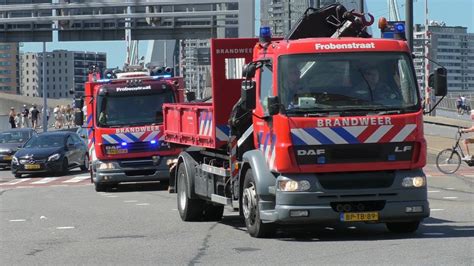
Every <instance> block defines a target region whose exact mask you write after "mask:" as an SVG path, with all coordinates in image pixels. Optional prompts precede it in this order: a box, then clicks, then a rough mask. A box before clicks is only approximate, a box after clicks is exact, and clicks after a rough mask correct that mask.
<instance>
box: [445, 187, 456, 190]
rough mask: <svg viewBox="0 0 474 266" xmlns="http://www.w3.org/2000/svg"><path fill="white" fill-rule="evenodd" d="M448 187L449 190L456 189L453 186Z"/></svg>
mask: <svg viewBox="0 0 474 266" xmlns="http://www.w3.org/2000/svg"><path fill="white" fill-rule="evenodd" d="M446 189H447V190H454V188H453V187H447V188H446Z"/></svg>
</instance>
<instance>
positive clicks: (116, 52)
mask: <svg viewBox="0 0 474 266" xmlns="http://www.w3.org/2000/svg"><path fill="white" fill-rule="evenodd" d="M354 1H356V2H358V1H359V0H354ZM365 1H366V5H367V9H368V12H369V13H371V14H372V15H374V17H375V23H374V24H376V22H377V21H378V18H379V17H381V16H385V17H388V6H387V1H386V0H365ZM413 1H414V3H413V10H414V12H413V19H414V23H416V24H424V22H425V0H413ZM427 1H428V11H429V20H435V21H440V22H441V21H443V22H445V23H446V25H447V26H465V27H467V28H468V29H467V31H468V32H471V33H472V32H474V0H427ZM259 2H260V0H256V5H257V7H256V10H255V11H256V13H259V11H260V8H259ZM397 2H398V7H399V11H400V17H401V19H402V20H403V19H404V18H405V0H397ZM257 19H258V18H256V20H257ZM258 24H259V23H256V25H258ZM255 32H258V31H257V30H256V31H255ZM372 32H374V33H375V32H378V29H377V28H376V26H375V27H373V28H372ZM55 39H56V38H55ZM147 44H148V42H147V41H140V45H139V55H140V57H141V56H145V54H146V47H147ZM46 49H47V51H52V50H55V49H66V50H71V51H91V52H106V53H107V66H108V67H117V66H118V67H120V68H121V67H122V66H123V63H124V62H125V56H126V44H125V41H103V42H57V41H54V42H52V43H47V44H46ZM21 50H22V51H25V52H41V51H42V50H43V46H42V43H23V46H22V48H21Z"/></svg>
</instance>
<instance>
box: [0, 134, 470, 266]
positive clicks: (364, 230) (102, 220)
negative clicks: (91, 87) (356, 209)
mask: <svg viewBox="0 0 474 266" xmlns="http://www.w3.org/2000/svg"><path fill="white" fill-rule="evenodd" d="M445 130H448V131H446V132H445ZM450 133H451V132H450V129H444V128H440V127H434V128H431V129H430V134H433V136H434V137H441V138H442V137H443V136H445V135H449V134H450ZM448 140H449V139H448ZM448 140H447V143H448V142H450V141H448ZM438 142H439V141H438ZM438 144H439V143H438ZM443 145H444V144H443ZM435 146H436V145H435ZM439 146H442V145H439ZM436 149H438V147H437V146H436V147H434V148H433V147H432V150H429V152H430V154H429V161H428V165H427V167H426V168H425V171H426V173H427V175H428V177H429V193H428V196H429V200H430V207H431V217H430V218H428V219H425V220H424V222H423V224H422V225H421V226H420V229H419V230H418V231H417V232H416V233H415V234H402V235H397V234H392V233H389V232H388V231H387V230H386V229H385V227H384V226H383V225H369V224H361V223H355V224H343V223H338V224H328V225H319V226H306V227H290V228H285V230H284V231H283V230H280V231H279V232H278V233H277V235H276V236H275V237H274V238H272V239H254V238H251V237H250V236H249V235H248V234H247V232H246V229H245V225H244V223H243V221H242V220H241V219H240V218H239V217H238V216H237V215H236V214H235V213H233V212H229V210H226V212H225V215H224V218H223V220H222V221H220V222H193V223H187V222H182V221H181V219H180V218H179V215H178V212H177V209H176V194H169V193H168V192H167V191H166V190H165V188H163V187H161V186H160V185H159V184H157V183H148V184H127V185H121V186H119V188H118V189H117V190H115V191H111V192H109V193H96V192H95V191H94V188H93V186H92V185H91V184H90V182H89V180H88V179H87V174H86V173H83V172H79V171H72V172H71V173H70V174H69V175H68V176H64V177H52V178H54V179H51V178H50V176H41V177H27V178H23V179H19V180H25V181H21V182H20V183H16V184H13V183H14V182H18V181H19V180H14V178H13V177H12V176H11V174H10V173H9V172H8V171H0V234H1V235H0V254H2V255H1V256H0V263H1V264H2V265H44V264H47V265H50V264H54V265H63V264H86V265H90V264H93V265H97V264H107V265H108V264H111V265H112V264H115V265H143V264H153V265H157V264H159V265H193V264H204V265H237V264H238V265H255V264H258V265H272V264H273V265H275V264H276V265H282V264H290V263H291V264H295V265H308V264H311V265H315V264H319V265H325V264H330V265H334V264H337V265H340V264H351V265H352V264H357V265H361V264H364V265H380V264H384V265H385V264H388V265H392V264H393V265H406V264H409V265H473V264H474V246H473V245H474V244H473V243H474V241H473V240H474V208H473V202H474V198H473V180H474V171H471V169H469V168H467V167H463V168H462V169H461V170H460V172H459V173H458V174H456V175H450V176H446V175H443V174H441V173H439V172H438V171H437V170H436V169H435V167H434V166H433V165H432V162H433V161H432V160H433V158H434V154H435V153H436V152H435V150H436Z"/></svg>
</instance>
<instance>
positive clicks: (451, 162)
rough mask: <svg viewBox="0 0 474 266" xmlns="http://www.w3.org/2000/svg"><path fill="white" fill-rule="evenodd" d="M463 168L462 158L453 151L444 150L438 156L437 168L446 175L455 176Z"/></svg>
mask: <svg viewBox="0 0 474 266" xmlns="http://www.w3.org/2000/svg"><path fill="white" fill-rule="evenodd" d="M459 166H461V156H460V155H459V153H458V152H457V151H455V150H453V149H444V150H442V151H440V152H439V153H438V156H436V167H437V168H438V170H439V171H440V172H442V173H444V174H453V173H454V172H456V171H457V170H458V169H459Z"/></svg>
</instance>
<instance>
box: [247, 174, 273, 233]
mask: <svg viewBox="0 0 474 266" xmlns="http://www.w3.org/2000/svg"><path fill="white" fill-rule="evenodd" d="M258 202H259V198H258V195H257V188H256V185H255V180H254V178H253V175H252V171H251V170H248V171H247V173H246V174H245V180H244V191H243V192H242V209H243V213H244V218H245V225H246V227H247V232H248V233H249V234H250V235H251V236H252V237H256V238H264V237H271V236H272V235H273V234H274V233H275V231H276V226H275V224H273V223H263V222H262V220H260V209H259V206H258Z"/></svg>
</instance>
